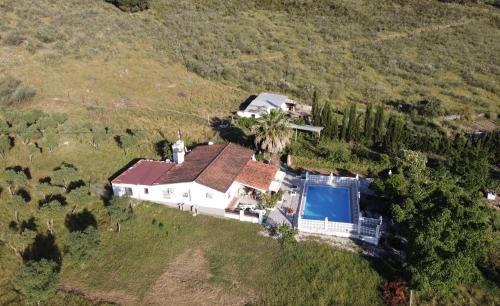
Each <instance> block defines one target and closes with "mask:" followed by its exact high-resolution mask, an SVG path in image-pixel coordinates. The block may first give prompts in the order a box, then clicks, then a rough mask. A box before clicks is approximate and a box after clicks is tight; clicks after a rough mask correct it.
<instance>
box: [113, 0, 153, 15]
mask: <svg viewBox="0 0 500 306" xmlns="http://www.w3.org/2000/svg"><path fill="white" fill-rule="evenodd" d="M105 1H106V2H109V3H112V4H113V5H114V6H116V7H117V8H119V9H120V10H122V11H124V12H131V13H134V12H139V11H143V10H147V9H148V8H149V0H105Z"/></svg>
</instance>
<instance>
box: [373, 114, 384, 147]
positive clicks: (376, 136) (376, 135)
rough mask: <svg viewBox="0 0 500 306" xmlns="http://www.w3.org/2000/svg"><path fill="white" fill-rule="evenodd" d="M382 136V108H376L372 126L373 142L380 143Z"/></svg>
mask: <svg viewBox="0 0 500 306" xmlns="http://www.w3.org/2000/svg"><path fill="white" fill-rule="evenodd" d="M383 136H384V106H383V105H379V106H377V112H376V113H375V121H374V125H373V141H374V142H382V140H383Z"/></svg>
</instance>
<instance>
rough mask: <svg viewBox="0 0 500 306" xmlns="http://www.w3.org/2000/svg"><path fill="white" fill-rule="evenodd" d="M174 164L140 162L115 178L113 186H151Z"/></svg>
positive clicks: (150, 161)
mask: <svg viewBox="0 0 500 306" xmlns="http://www.w3.org/2000/svg"><path fill="white" fill-rule="evenodd" d="M174 166H175V164H174V163H169V162H163V161H154V160H140V161H138V162H137V163H135V164H134V165H133V166H132V167H130V168H128V169H127V170H126V171H125V172H123V173H122V174H120V175H119V176H118V177H116V178H115V179H114V180H113V181H111V183H113V184H132V185H152V184H153V183H154V182H155V181H156V180H157V179H158V178H159V177H160V176H161V175H162V174H164V173H165V172H168V170H170V169H171V168H172V167H174Z"/></svg>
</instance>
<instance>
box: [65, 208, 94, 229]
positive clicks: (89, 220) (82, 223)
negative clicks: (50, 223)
mask: <svg viewBox="0 0 500 306" xmlns="http://www.w3.org/2000/svg"><path fill="white" fill-rule="evenodd" d="M64 225H65V226H66V228H67V229H68V230H69V231H70V232H75V231H80V232H81V231H84V230H85V229H86V228H87V227H89V226H93V227H94V228H97V220H96V218H95V217H94V214H92V212H90V211H89V210H88V209H87V208H85V209H84V210H83V211H81V212H77V213H73V214H67V215H66V218H65V220H64Z"/></svg>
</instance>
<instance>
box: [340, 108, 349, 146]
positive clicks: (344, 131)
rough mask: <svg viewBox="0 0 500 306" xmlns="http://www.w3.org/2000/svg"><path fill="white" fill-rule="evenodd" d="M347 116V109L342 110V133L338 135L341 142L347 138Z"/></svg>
mask: <svg viewBox="0 0 500 306" xmlns="http://www.w3.org/2000/svg"><path fill="white" fill-rule="evenodd" d="M348 115H349V114H348V113H347V107H346V108H345V109H344V117H342V131H341V133H340V139H341V140H346V136H347V116H348Z"/></svg>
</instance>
